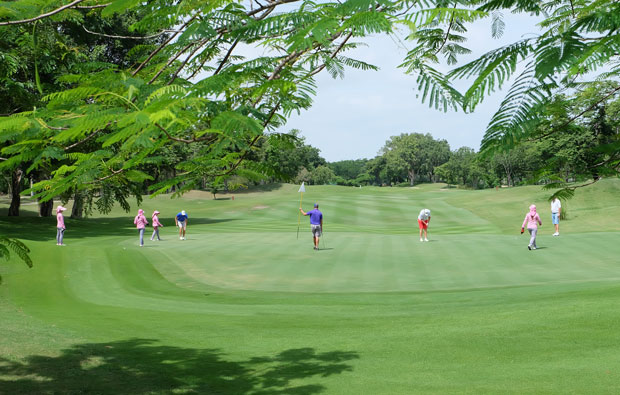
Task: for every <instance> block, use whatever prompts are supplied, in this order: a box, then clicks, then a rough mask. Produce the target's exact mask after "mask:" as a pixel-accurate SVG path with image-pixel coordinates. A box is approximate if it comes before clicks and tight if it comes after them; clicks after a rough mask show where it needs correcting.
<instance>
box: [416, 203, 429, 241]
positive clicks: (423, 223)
mask: <svg viewBox="0 0 620 395" xmlns="http://www.w3.org/2000/svg"><path fill="white" fill-rule="evenodd" d="M429 222H431V210H429V209H427V208H423V209H422V211H420V215H418V226H419V227H420V241H428V224H429ZM422 233H424V238H422Z"/></svg>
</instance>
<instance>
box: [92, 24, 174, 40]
mask: <svg viewBox="0 0 620 395" xmlns="http://www.w3.org/2000/svg"><path fill="white" fill-rule="evenodd" d="M82 28H83V29H84V31H85V32H86V33H90V34H94V35H95V36H100V37H107V38H118V39H133V40H148V39H150V38H155V37H159V36H161V35H162V34H166V33H178V32H179V31H178V30H162V31H161V32H159V33H155V34H152V35H150V36H145V37H135V36H115V35H112V34H104V33H97V32H91V31H90V30H88V29H87V28H86V27H84V26H82Z"/></svg>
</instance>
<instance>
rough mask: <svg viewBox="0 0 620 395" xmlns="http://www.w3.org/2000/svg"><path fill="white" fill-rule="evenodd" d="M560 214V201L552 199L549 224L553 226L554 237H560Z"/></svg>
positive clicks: (555, 198)
mask: <svg viewBox="0 0 620 395" xmlns="http://www.w3.org/2000/svg"><path fill="white" fill-rule="evenodd" d="M560 214H562V203H560V199H558V198H557V197H554V198H553V200H552V201H551V222H552V223H553V225H554V226H555V233H554V234H553V235H554V236H559V235H560Z"/></svg>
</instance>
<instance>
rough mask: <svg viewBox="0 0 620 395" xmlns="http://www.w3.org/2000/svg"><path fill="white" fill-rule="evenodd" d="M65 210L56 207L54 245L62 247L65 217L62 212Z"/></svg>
mask: <svg viewBox="0 0 620 395" xmlns="http://www.w3.org/2000/svg"><path fill="white" fill-rule="evenodd" d="M65 210H66V208H64V207H62V206H58V207H56V245H57V246H64V244H62V241H63V239H64V238H65V230H66V229H67V228H66V227H65V217H63V215H62V212H63V211H65Z"/></svg>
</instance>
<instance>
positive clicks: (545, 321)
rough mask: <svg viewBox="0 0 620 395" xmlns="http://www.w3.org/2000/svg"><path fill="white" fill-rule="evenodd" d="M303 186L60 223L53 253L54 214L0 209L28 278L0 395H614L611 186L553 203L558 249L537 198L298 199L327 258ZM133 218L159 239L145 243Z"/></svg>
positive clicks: (543, 195)
mask: <svg viewBox="0 0 620 395" xmlns="http://www.w3.org/2000/svg"><path fill="white" fill-rule="evenodd" d="M298 188H299V186H298V185H289V184H282V185H273V186H268V187H263V188H262V189H253V190H250V191H244V192H237V193H235V196H234V199H233V197H232V195H218V199H215V200H214V199H213V195H211V194H209V193H207V192H199V191H194V192H191V193H189V194H186V195H185V196H183V197H182V198H176V199H171V198H170V196H159V197H156V198H149V197H145V198H144V201H143V202H142V204H141V205H140V206H139V207H138V206H135V202H132V203H133V204H134V205H133V206H132V211H131V212H130V213H125V212H124V211H122V210H121V209H120V208H116V209H114V210H113V211H112V212H111V213H110V214H108V215H101V214H94V215H93V216H91V217H89V218H87V219H81V220H74V219H71V218H69V213H70V211H67V212H65V214H66V216H65V222H66V225H67V231H66V233H65V243H66V246H64V247H59V246H56V245H55V239H54V237H55V234H56V229H55V225H56V219H55V218H53V217H49V218H39V217H37V216H36V209H37V206H36V204H28V203H29V201H28V199H24V200H23V205H22V214H21V216H20V217H6V211H7V208H8V202H7V201H6V200H2V203H1V204H0V215H2V217H0V234H2V235H7V236H10V237H16V238H19V239H21V240H23V241H24V242H25V243H26V244H27V245H28V247H29V248H30V249H31V257H32V259H33V261H34V267H33V268H32V269H29V268H28V267H27V266H26V265H25V264H24V263H23V262H21V261H19V260H18V259H17V258H16V257H12V258H11V260H9V261H8V262H7V261H2V262H0V275H2V277H3V283H2V284H1V285H0V394H18V393H40V394H51V393H58V394H66V393H71V394H77V393H93V394H160V393H161V394H167V393H179V394H185V393H196V394H257V395H258V394H304V395H306V394H416V393H437V394H448V393H450V394H452V393H470V394H479V393H502V394H523V393H545V394H548V393H558V394H566V393H597V394H598V393H601V394H602V393H617V391H618V388H620V357H619V356H620V198H619V196H620V180H617V179H615V180H603V181H600V182H598V183H596V184H594V185H593V186H591V187H588V188H582V189H579V190H578V191H577V194H576V195H575V197H574V198H573V199H571V200H568V201H562V206H563V209H565V210H566V212H567V216H568V218H567V220H565V221H562V222H561V223H560V236H559V237H553V236H552V233H553V226H552V225H551V218H550V217H551V215H550V209H549V202H548V200H547V198H548V196H549V195H550V192H549V191H544V190H542V188H541V187H540V186H526V187H518V188H501V189H499V190H495V189H492V190H482V191H469V190H462V189H456V188H447V187H446V185H445V184H424V185H419V186H417V187H414V188H379V187H363V188H351V187H339V186H308V187H307V189H306V193H304V196H303V208H304V210H305V211H308V210H310V209H311V208H312V204H313V203H315V202H318V203H319V204H320V207H319V208H320V210H321V211H322V212H323V215H324V231H325V234H324V237H323V238H322V239H321V249H320V250H319V251H314V250H313V245H312V235H311V233H310V225H309V221H308V218H307V217H302V218H301V226H300V230H299V238H298V237H297V225H298V213H299V199H300V196H299V195H300V194H299V193H297V189H298ZM56 204H58V202H55V205H56ZM530 204H536V205H537V207H538V212H539V213H540V216H541V219H542V221H543V226H542V227H541V228H540V229H539V233H538V239H537V244H538V246H539V249H538V250H536V251H529V250H528V249H527V244H528V240H529V236H528V235H527V234H524V235H521V234H520V228H521V223H522V222H523V218H524V216H525V214H526V212H527V211H528V207H529V205H530ZM67 207H69V208H70V207H71V203H69V204H68V205H67ZM138 208H142V209H144V211H145V214H146V216H147V219H148V220H149V222H150V221H151V219H150V215H151V213H152V212H153V210H155V209H157V210H158V211H160V212H161V214H160V216H159V218H160V221H161V222H162V223H163V224H164V227H163V228H162V229H161V231H160V234H161V237H162V239H163V240H162V241H150V240H149V238H150V235H151V231H152V228H150V227H148V228H147V230H146V233H145V246H144V247H143V248H141V247H139V245H138V232H137V231H136V229H135V226H134V225H133V218H134V216H135V215H136V213H137V210H138ZM422 208H429V209H431V211H432V220H431V222H430V227H429V239H430V241H429V242H427V243H426V242H422V243H421V242H420V241H419V236H418V227H417V216H418V213H419V212H420V210H421V209H422ZM181 210H186V211H187V214H188V215H189V223H188V229H187V240H185V241H182V240H179V236H178V231H177V229H176V228H175V227H174V216H175V214H177V213H178V212H180V211H181Z"/></svg>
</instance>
